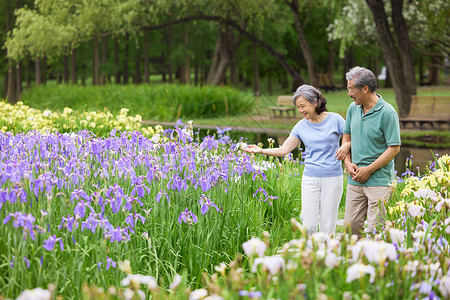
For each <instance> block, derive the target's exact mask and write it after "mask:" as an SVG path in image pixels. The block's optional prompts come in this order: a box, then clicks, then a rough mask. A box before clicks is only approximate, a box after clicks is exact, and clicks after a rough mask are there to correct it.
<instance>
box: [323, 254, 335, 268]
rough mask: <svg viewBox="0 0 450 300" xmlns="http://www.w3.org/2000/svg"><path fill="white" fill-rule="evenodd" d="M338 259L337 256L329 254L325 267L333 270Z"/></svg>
mask: <svg viewBox="0 0 450 300" xmlns="http://www.w3.org/2000/svg"><path fill="white" fill-rule="evenodd" d="M337 261H338V257H337V255H336V254H334V253H332V252H329V253H328V254H327V257H326V258H325V265H326V266H327V267H328V268H330V269H332V268H334V267H335V266H336V265H337Z"/></svg>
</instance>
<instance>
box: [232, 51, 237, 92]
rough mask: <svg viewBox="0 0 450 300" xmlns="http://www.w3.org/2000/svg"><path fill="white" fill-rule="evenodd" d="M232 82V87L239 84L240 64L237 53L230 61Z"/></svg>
mask: <svg viewBox="0 0 450 300" xmlns="http://www.w3.org/2000/svg"><path fill="white" fill-rule="evenodd" d="M230 84H231V86H232V87H236V86H237V84H238V65H237V61H236V55H235V56H233V57H232V58H231V61H230Z"/></svg>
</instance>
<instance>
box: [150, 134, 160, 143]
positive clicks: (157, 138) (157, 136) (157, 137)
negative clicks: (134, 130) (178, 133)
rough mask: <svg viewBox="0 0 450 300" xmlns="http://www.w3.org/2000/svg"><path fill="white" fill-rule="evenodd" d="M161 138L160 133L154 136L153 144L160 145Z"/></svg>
mask: <svg viewBox="0 0 450 300" xmlns="http://www.w3.org/2000/svg"><path fill="white" fill-rule="evenodd" d="M160 138H161V135H160V134H159V133H156V134H155V135H153V136H152V138H151V141H152V142H153V143H158V142H159V139H160Z"/></svg>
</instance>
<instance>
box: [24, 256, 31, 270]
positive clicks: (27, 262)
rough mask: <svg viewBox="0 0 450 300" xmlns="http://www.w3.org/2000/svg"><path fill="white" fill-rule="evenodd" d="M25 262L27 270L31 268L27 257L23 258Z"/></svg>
mask: <svg viewBox="0 0 450 300" xmlns="http://www.w3.org/2000/svg"><path fill="white" fill-rule="evenodd" d="M23 260H24V261H25V264H26V265H27V269H29V268H30V261H29V260H28V258H26V257H25V256H24V257H23Z"/></svg>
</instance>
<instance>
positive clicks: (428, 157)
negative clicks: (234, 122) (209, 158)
mask: <svg viewBox="0 0 450 300" xmlns="http://www.w3.org/2000/svg"><path fill="white" fill-rule="evenodd" d="M228 133H229V135H230V137H231V138H232V139H233V140H239V138H240V137H244V138H245V139H247V142H248V143H251V144H257V143H259V142H262V143H263V145H264V147H268V141H267V139H269V138H273V139H274V140H275V147H277V146H278V145H281V144H283V142H284V141H285V140H286V139H287V137H288V135H286V134H285V133H283V134H276V133H273V134H272V133H254V132H243V131H230V132H228ZM301 147H302V148H303V149H304V146H303V144H302V146H301ZM298 153H299V151H298V150H297V149H296V150H294V151H293V155H294V157H298ZM444 154H448V155H450V148H433V149H427V148H415V147H406V146H405V147H401V148H400V153H399V154H397V156H396V158H395V169H396V170H397V173H398V174H399V175H400V174H402V173H404V172H405V171H406V168H407V166H406V163H407V161H408V162H409V159H410V158H411V157H412V168H411V169H410V170H411V171H412V172H414V173H415V174H417V168H420V169H421V173H422V172H423V169H424V168H426V167H427V166H429V164H430V161H434V158H435V156H436V155H438V156H442V155H444ZM408 167H409V166H408Z"/></svg>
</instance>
